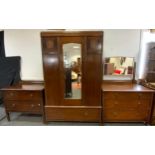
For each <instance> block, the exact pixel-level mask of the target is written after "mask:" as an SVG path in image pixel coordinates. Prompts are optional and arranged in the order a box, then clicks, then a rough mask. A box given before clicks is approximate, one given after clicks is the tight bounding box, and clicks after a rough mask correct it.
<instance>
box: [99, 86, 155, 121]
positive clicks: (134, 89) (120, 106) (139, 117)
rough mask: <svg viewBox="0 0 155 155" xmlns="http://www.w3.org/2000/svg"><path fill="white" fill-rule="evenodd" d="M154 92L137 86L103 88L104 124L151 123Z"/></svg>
mask: <svg viewBox="0 0 155 155" xmlns="http://www.w3.org/2000/svg"><path fill="white" fill-rule="evenodd" d="M153 93H154V92H153V91H152V90H150V89H147V88H145V87H143V86H140V85H137V84H130V85H112V84H105V85H104V86H103V94H102V95H103V96H102V101H103V121H104V122H144V123H149V122H150V116H151V108H152V103H153V102H152V99H153Z"/></svg>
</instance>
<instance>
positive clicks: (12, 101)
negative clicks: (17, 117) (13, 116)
mask: <svg viewBox="0 0 155 155" xmlns="http://www.w3.org/2000/svg"><path fill="white" fill-rule="evenodd" d="M2 92H3V100H4V105H5V110H6V114H7V119H8V120H9V121H10V115H9V113H10V112H24V113H30V114H41V115H43V104H44V86H43V85H42V84H18V85H15V86H11V87H8V88H4V89H2Z"/></svg>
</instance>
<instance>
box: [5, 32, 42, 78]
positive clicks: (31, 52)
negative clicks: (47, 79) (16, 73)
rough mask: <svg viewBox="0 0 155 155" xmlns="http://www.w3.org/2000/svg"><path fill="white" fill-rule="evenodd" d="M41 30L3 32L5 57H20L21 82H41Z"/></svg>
mask: <svg viewBox="0 0 155 155" xmlns="http://www.w3.org/2000/svg"><path fill="white" fill-rule="evenodd" d="M40 31H41V30H5V31H4V32H5V51H6V55H7V56H17V55H19V56H21V57H22V69H21V76H22V79H23V80H43V69H42V55H41V40H40Z"/></svg>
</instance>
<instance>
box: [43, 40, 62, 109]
mask: <svg viewBox="0 0 155 155" xmlns="http://www.w3.org/2000/svg"><path fill="white" fill-rule="evenodd" d="M58 41H59V40H58V38H57V37H42V51H43V66H44V81H45V100H46V102H45V105H46V106H51V105H59V104H60V99H61V97H62V89H61V85H60V80H61V79H60V72H61V70H60V54H59V47H58Z"/></svg>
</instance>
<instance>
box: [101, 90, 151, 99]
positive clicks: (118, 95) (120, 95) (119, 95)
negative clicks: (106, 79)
mask: <svg viewBox="0 0 155 155" xmlns="http://www.w3.org/2000/svg"><path fill="white" fill-rule="evenodd" d="M151 97H152V93H134V92H130V93H129V92H104V93H103V99H121V100H135V99H150V98H151Z"/></svg>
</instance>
